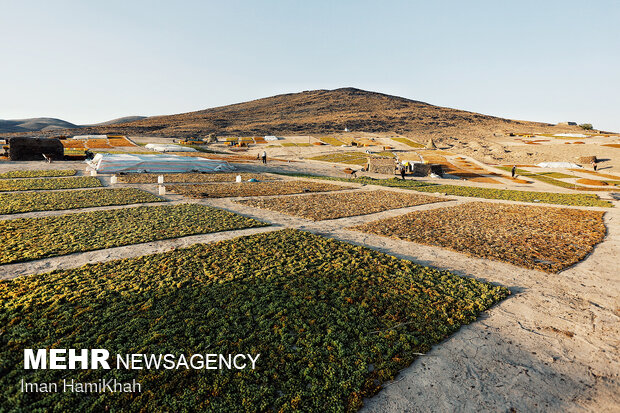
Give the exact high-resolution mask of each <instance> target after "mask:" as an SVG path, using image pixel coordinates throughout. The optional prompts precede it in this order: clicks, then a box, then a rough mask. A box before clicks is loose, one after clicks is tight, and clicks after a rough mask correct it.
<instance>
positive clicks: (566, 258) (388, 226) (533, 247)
mask: <svg viewBox="0 0 620 413" xmlns="http://www.w3.org/2000/svg"><path fill="white" fill-rule="evenodd" d="M603 215H604V212H600V211H587V210H580V209H568V208H552V207H540V206H526V205H506V204H494V203H487V202H471V203H466V204H463V205H458V206H454V207H448V208H438V209H434V210H430V211H416V212H411V213H408V214H406V215H402V216H398V217H394V218H388V219H384V220H379V221H374V222H370V223H366V224H363V225H358V226H355V227H353V228H352V229H355V230H358V231H362V232H369V233H373V234H378V235H383V236H388V237H393V238H398V239H403V240H406V241H412V242H417V243H420V244H427V245H437V246H440V247H445V248H449V249H452V250H455V251H458V252H464V253H466V254H469V255H473V256H476V257H480V258H490V259H495V260H499V261H506V262H509V263H511V264H515V265H520V266H522V267H526V268H532V269H538V270H542V271H547V272H558V271H561V270H563V269H565V268H567V267H569V266H571V265H573V264H575V263H577V262H579V261H581V260H582V259H584V258H585V257H586V256H587V255H588V254H589V253H590V252H591V251H592V249H593V248H594V246H595V245H596V244H598V243H599V242H601V241H602V240H603V238H604V237H605V233H606V229H605V225H604V223H603Z"/></svg>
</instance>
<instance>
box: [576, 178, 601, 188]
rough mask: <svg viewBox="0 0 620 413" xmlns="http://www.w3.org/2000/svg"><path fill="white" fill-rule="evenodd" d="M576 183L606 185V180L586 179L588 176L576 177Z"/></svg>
mask: <svg viewBox="0 0 620 413" xmlns="http://www.w3.org/2000/svg"><path fill="white" fill-rule="evenodd" d="M577 183H578V184H582V185H595V186H606V185H607V182H603V181H598V180H596V179H588V178H579V179H577Z"/></svg>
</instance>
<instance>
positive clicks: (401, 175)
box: [400, 165, 405, 180]
mask: <svg viewBox="0 0 620 413" xmlns="http://www.w3.org/2000/svg"><path fill="white" fill-rule="evenodd" d="M400 177H401V178H403V180H405V167H404V165H401V166H400Z"/></svg>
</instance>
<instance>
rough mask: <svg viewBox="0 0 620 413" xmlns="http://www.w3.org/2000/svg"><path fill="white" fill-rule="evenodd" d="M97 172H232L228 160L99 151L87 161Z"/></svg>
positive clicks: (232, 168)
mask: <svg viewBox="0 0 620 413" xmlns="http://www.w3.org/2000/svg"><path fill="white" fill-rule="evenodd" d="M86 163H88V165H89V166H90V167H91V168H92V170H94V171H97V173H103V174H106V173H118V172H150V173H164V172H230V171H233V170H234V169H235V168H234V167H233V166H232V165H230V164H229V163H228V162H226V161H221V160H216V159H205V158H198V157H193V156H177V155H137V154H109V153H98V154H97V155H95V157H94V158H93V159H91V160H88V161H86Z"/></svg>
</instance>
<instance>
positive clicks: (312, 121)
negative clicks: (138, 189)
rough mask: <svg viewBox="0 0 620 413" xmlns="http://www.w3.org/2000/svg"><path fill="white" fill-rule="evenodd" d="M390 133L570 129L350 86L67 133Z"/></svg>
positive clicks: (469, 134) (474, 134)
mask: <svg viewBox="0 0 620 413" xmlns="http://www.w3.org/2000/svg"><path fill="white" fill-rule="evenodd" d="M345 127H346V128H348V129H349V130H351V131H354V132H360V131H363V132H394V133H400V134H405V135H422V136H434V137H438V138H441V137H450V136H459V137H461V138H483V137H485V136H489V135H490V134H493V133H496V132H500V133H503V132H512V131H525V132H532V131H536V132H545V131H553V132H559V131H564V130H568V131H572V130H575V128H574V127H560V126H553V125H550V124H545V123H537V122H525V121H515V120H509V119H502V118H497V117H493V116H488V115H482V114H478V113H473V112H467V111H462V110H456V109H450V108H444V107H439V106H434V105H430V104H428V103H424V102H418V101H415V100H410V99H406V98H402V97H397V96H390V95H385V94H381V93H376V92H367V91H363V90H359V89H353V88H343V89H335V90H313V91H305V92H300V93H291V94H284V95H277V96H272V97H268V98H263V99H257V100H253V101H249V102H244V103H238V104H233V105H228V106H221V107H216V108H211V109H206V110H201V111H197V112H189V113H182V114H178V115H169V116H153V117H148V118H144V119H141V120H137V121H134V122H128V123H123V124H117V125H105V126H102V125H92V126H89V127H83V128H80V130H79V131H72V132H71V133H122V134H126V135H133V136H168V137H181V136H188V135H206V134H209V133H216V134H219V135H268V134H280V135H286V134H288V135H304V134H325V133H336V132H341V131H343V130H344V128H345Z"/></svg>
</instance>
